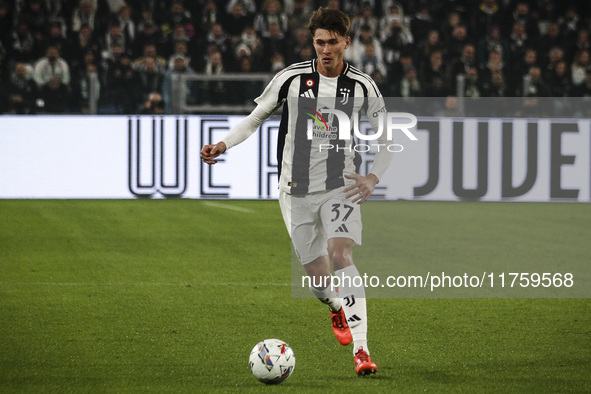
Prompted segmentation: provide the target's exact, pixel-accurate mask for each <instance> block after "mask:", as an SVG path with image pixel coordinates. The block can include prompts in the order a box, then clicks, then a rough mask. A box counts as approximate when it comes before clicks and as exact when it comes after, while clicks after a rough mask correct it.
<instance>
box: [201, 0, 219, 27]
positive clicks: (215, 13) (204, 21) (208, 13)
mask: <svg viewBox="0 0 591 394" xmlns="http://www.w3.org/2000/svg"><path fill="white" fill-rule="evenodd" d="M223 19H224V16H223V13H222V12H221V11H220V10H218V8H217V6H216V3H215V1H213V0H208V1H206V2H205V5H204V6H203V11H202V13H201V26H200V30H201V34H202V35H205V34H207V33H208V32H209V31H211V28H212V27H213V25H215V24H216V23H220V22H221V21H222V20H223Z"/></svg>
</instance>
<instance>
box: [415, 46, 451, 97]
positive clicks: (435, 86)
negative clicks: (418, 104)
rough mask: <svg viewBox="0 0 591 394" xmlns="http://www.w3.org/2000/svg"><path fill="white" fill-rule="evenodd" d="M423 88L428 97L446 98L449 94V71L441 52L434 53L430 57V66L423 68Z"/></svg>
mask: <svg viewBox="0 0 591 394" xmlns="http://www.w3.org/2000/svg"><path fill="white" fill-rule="evenodd" d="M421 86H422V87H423V92H424V93H425V96H428V97H445V96H447V95H448V94H449V92H450V85H449V80H448V78H447V70H446V67H445V64H444V63H443V53H441V52H440V51H433V52H432V53H431V56H429V64H428V66H426V67H424V68H423V72H422V80H421Z"/></svg>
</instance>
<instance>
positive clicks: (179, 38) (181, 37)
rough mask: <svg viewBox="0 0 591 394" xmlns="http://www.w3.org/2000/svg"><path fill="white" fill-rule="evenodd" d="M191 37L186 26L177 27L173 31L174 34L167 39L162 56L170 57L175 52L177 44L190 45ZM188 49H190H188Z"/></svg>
mask: <svg viewBox="0 0 591 394" xmlns="http://www.w3.org/2000/svg"><path fill="white" fill-rule="evenodd" d="M190 41H191V37H189V35H188V34H187V31H186V29H185V26H183V25H175V26H174V27H173V29H172V34H169V35H168V38H167V39H166V44H165V48H164V49H163V51H162V56H165V57H169V56H171V55H172V54H173V53H174V52H175V46H176V43H177V42H184V43H186V44H187V46H188V45H189V42H190ZM187 49H188V48H187Z"/></svg>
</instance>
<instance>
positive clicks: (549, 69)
mask: <svg viewBox="0 0 591 394" xmlns="http://www.w3.org/2000/svg"><path fill="white" fill-rule="evenodd" d="M545 60H546V62H545V64H544V67H543V68H542V78H547V77H548V76H550V75H552V74H553V73H554V68H555V67H556V65H557V64H558V63H560V62H561V61H563V60H564V51H563V50H562V49H560V48H552V49H550V52H549V53H548V57H547V59H545Z"/></svg>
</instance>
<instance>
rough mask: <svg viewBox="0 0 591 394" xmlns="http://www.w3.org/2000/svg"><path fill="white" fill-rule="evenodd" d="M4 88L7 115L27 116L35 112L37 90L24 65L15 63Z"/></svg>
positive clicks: (37, 96)
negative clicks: (6, 97)
mask: <svg viewBox="0 0 591 394" xmlns="http://www.w3.org/2000/svg"><path fill="white" fill-rule="evenodd" d="M3 85H4V84H3ZM6 86H7V89H6V90H7V95H8V112H9V113H11V114H19V115H27V114H34V113H36V112H37V99H38V98H39V89H38V87H37V84H36V83H35V81H34V80H33V79H32V78H30V77H29V76H28V70H27V65H26V64H25V63H22V62H18V63H16V65H15V66H14V72H13V73H12V75H11V77H10V80H9V81H8V83H7V84H6Z"/></svg>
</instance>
